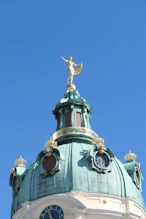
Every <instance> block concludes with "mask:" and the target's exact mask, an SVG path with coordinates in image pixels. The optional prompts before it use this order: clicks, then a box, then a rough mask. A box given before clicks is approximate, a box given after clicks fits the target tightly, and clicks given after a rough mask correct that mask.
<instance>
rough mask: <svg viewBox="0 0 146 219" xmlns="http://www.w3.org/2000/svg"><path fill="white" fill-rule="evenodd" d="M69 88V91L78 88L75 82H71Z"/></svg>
mask: <svg viewBox="0 0 146 219" xmlns="http://www.w3.org/2000/svg"><path fill="white" fill-rule="evenodd" d="M67 90H68V91H71V90H76V86H75V85H74V84H69V85H68V87H67Z"/></svg>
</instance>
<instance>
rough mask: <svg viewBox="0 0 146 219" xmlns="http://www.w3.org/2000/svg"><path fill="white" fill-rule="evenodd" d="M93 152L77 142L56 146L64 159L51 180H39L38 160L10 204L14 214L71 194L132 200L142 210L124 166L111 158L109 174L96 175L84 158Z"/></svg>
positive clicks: (136, 192)
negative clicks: (29, 204) (30, 203)
mask: <svg viewBox="0 0 146 219" xmlns="http://www.w3.org/2000/svg"><path fill="white" fill-rule="evenodd" d="M92 148H93V146H92V145H90V144H85V143H77V142H72V143H68V144H63V145H60V146H58V147H57V150H58V151H59V152H60V154H62V156H63V157H64V159H63V161H62V164H61V166H60V170H59V171H57V172H55V173H54V175H52V176H46V177H42V176H41V169H42V164H41V159H42V158H41V159H40V161H39V162H38V160H37V162H36V163H34V164H32V165H31V166H30V168H29V169H28V171H27V173H26V176H25V178H24V180H23V182H22V185H21V187H20V190H19V192H18V194H17V195H16V197H15V199H14V200H13V201H14V202H13V207H14V206H15V207H14V209H15V211H16V209H19V208H20V207H21V204H23V203H24V202H26V201H32V200H36V199H39V198H41V197H44V196H48V195H52V194H58V193H66V192H70V191H71V190H81V191H84V192H89V193H91V192H94V193H96V192H98V193H107V194H111V195H115V196H119V197H131V198H133V199H134V200H135V202H136V203H138V204H139V205H140V206H141V207H142V208H145V207H144V202H143V197H142V194H141V192H140V190H139V189H138V188H137V187H136V186H135V184H134V183H133V182H132V180H131V178H130V176H129V175H128V173H127V171H126V170H125V168H124V165H123V164H122V163H121V162H120V161H119V160H118V159H117V158H115V157H113V159H112V166H111V169H112V170H111V171H110V172H106V173H98V172H97V171H95V170H93V169H92V166H91V163H90V162H89V160H88V159H87V158H86V156H85V155H86V153H87V152H88V151H90V149H92Z"/></svg>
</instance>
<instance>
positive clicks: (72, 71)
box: [61, 56, 83, 90]
mask: <svg viewBox="0 0 146 219" xmlns="http://www.w3.org/2000/svg"><path fill="white" fill-rule="evenodd" d="M61 58H62V59H63V61H65V62H66V63H67V65H68V68H67V71H68V72H69V73H70V75H69V77H68V79H67V83H68V84H69V86H68V90H76V86H75V85H74V84H73V77H74V75H77V74H79V73H80V72H81V71H82V68H83V63H82V62H81V63H80V64H75V63H74V62H73V61H72V60H73V57H72V56H70V57H69V59H68V60H67V59H65V58H64V57H63V56H61ZM77 66H79V67H78V68H74V67H77Z"/></svg>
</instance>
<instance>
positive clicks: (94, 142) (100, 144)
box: [92, 135, 105, 154]
mask: <svg viewBox="0 0 146 219" xmlns="http://www.w3.org/2000/svg"><path fill="white" fill-rule="evenodd" d="M92 145H94V146H96V145H98V147H99V153H100V154H104V150H105V146H104V139H103V138H99V136H98V135H97V136H96V137H95V138H94V139H93V140H92Z"/></svg>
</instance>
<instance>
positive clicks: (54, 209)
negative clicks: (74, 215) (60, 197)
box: [40, 205, 64, 219]
mask: <svg viewBox="0 0 146 219" xmlns="http://www.w3.org/2000/svg"><path fill="white" fill-rule="evenodd" d="M63 218H64V213H63V210H62V209H61V208H60V207H59V206H57V205H50V206H49V207H47V208H45V209H44V210H43V211H42V213H41V215H40V219H63Z"/></svg>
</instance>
